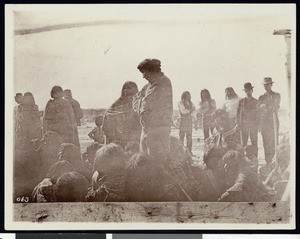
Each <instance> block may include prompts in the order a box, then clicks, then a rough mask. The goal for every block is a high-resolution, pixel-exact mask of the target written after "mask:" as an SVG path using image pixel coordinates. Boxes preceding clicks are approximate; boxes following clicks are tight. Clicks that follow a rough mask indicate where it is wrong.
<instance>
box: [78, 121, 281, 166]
mask: <svg viewBox="0 0 300 239" xmlns="http://www.w3.org/2000/svg"><path fill="white" fill-rule="evenodd" d="M94 127H95V124H94V122H92V121H90V120H89V119H88V118H84V120H83V121H82V125H81V126H79V127H78V133H79V140H80V148H81V152H85V150H86V147H87V146H88V145H90V144H91V143H92V142H93V140H92V139H90V138H89V136H88V133H89V132H90V131H91V130H92V129H93V128H94ZM282 131H286V128H285V127H282V129H281V132H282ZM171 135H174V136H176V137H177V138H178V137H179V130H178V129H173V130H172V132H171ZM192 138H193V146H192V151H193V154H194V156H193V159H194V161H195V163H196V164H202V160H203V143H204V135H203V132H202V129H198V130H193V135H192ZM249 141H250V139H249ZM249 143H250V142H249ZM258 159H259V164H260V165H263V164H265V160H264V149H263V144H262V137H261V134H260V133H259V134H258Z"/></svg>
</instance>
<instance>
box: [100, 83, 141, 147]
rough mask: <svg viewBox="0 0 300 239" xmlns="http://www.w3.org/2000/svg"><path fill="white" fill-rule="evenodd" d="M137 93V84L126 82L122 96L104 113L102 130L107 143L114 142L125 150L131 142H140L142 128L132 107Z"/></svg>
mask: <svg viewBox="0 0 300 239" xmlns="http://www.w3.org/2000/svg"><path fill="white" fill-rule="evenodd" d="M137 92H138V87H137V85H136V83H134V82H132V81H127V82H125V83H124V84H123V87H122V91H121V96H120V97H119V98H118V99H117V100H116V101H115V102H114V103H113V104H112V105H111V106H110V107H109V108H108V109H107V110H106V112H105V113H104V116H103V125H102V129H103V132H104V134H105V137H106V143H112V142H113V143H116V144H120V145H121V146H122V147H123V148H124V147H125V146H126V144H127V142H129V141H136V142H139V139H140V134H141V126H140V123H139V117H138V115H137V113H136V112H134V110H133V107H132V100H133V96H134V95H135V94H136V93H137Z"/></svg>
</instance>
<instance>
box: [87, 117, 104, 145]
mask: <svg viewBox="0 0 300 239" xmlns="http://www.w3.org/2000/svg"><path fill="white" fill-rule="evenodd" d="M102 123H103V115H98V116H96V117H95V124H96V127H95V128H93V129H92V130H91V131H90V132H89V134H88V136H89V137H90V138H91V139H93V140H94V142H97V143H99V144H104V143H105V138H104V133H103V130H102Z"/></svg>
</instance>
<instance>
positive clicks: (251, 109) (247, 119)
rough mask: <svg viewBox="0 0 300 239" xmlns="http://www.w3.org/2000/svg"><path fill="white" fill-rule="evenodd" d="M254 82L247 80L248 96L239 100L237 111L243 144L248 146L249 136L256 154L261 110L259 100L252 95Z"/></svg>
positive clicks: (245, 86)
mask: <svg viewBox="0 0 300 239" xmlns="http://www.w3.org/2000/svg"><path fill="white" fill-rule="evenodd" d="M253 88H254V86H252V84H251V83H250V82H247V83H245V84H244V89H243V90H244V91H245V94H246V97H245V98H243V99H241V100H240V101H239V107H238V111H237V122H238V126H239V129H240V130H241V140H242V144H243V146H244V147H245V146H247V144H248V140H249V136H250V140H251V145H252V146H253V147H254V148H255V151H256V152H255V155H256V156H257V154H258V147H257V138H258V137H257V131H258V123H259V110H258V100H257V99H255V98H254V97H253V96H252V93H253Z"/></svg>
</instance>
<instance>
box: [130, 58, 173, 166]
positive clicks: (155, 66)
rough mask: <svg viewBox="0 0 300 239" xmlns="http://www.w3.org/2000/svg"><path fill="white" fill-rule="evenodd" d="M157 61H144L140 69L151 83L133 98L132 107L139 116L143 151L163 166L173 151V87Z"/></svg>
mask: <svg viewBox="0 0 300 239" xmlns="http://www.w3.org/2000/svg"><path fill="white" fill-rule="evenodd" d="M160 67H161V64H160V61H159V60H157V59H145V60H144V61H142V62H141V63H140V64H139V65H138V67H137V68H138V69H139V70H140V72H141V73H142V74H143V78H145V79H146V80H147V81H148V82H149V83H148V84H147V85H145V86H144V87H143V89H142V90H141V91H140V92H139V93H138V94H137V95H135V97H134V101H133V107H134V109H135V110H136V112H138V113H139V115H140V121H141V124H142V133H141V141H140V151H141V153H144V154H149V155H150V156H151V157H152V158H154V159H155V160H160V161H162V162H164V163H166V161H167V156H168V154H169V151H170V137H169V136H170V133H171V126H172V123H173V122H172V115H173V99H172V97H173V96H172V84H171V81H170V80H169V78H168V77H166V76H165V75H164V73H163V72H161V68H160Z"/></svg>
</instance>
